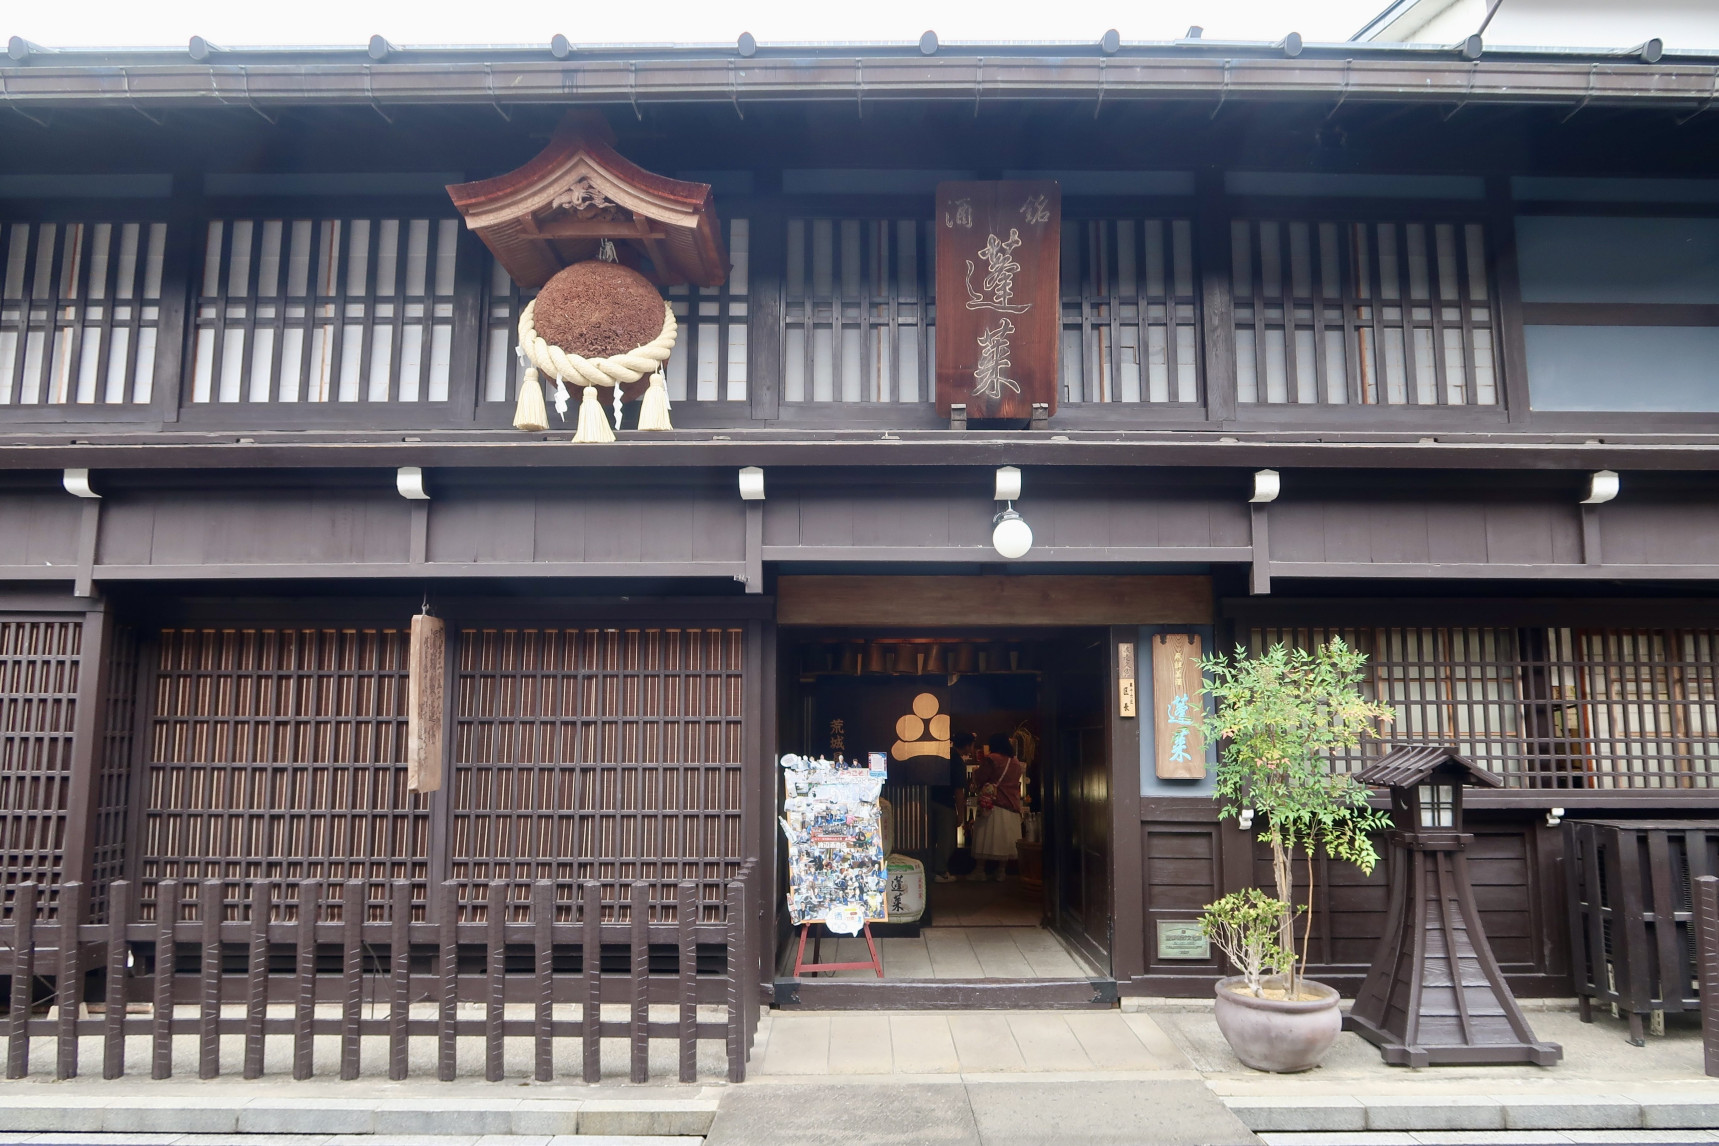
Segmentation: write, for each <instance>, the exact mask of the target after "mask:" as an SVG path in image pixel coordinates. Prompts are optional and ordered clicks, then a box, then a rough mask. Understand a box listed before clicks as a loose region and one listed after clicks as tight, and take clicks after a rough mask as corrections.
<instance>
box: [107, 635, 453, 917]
mask: <svg viewBox="0 0 1719 1146" xmlns="http://www.w3.org/2000/svg"><path fill="white" fill-rule="evenodd" d="M406 649H407V637H406V634H405V633H404V631H402V630H399V629H362V628H332V627H327V628H262V627H258V628H233V629H177V630H168V631H165V632H163V633H162V634H161V636H160V642H159V652H158V659H157V662H156V664H157V669H156V677H157V679H156V687H155V697H154V705H153V710H152V715H151V719H150V744H149V758H148V759H149V762H148V775H147V782H146V789H145V792H144V794H143V796H144V808H143V830H142V838H141V841H140V843H141V848H140V861H139V862H140V869H139V884H140V885H141V886H140V892H141V906H142V908H143V918H150V917H152V914H153V910H154V898H155V887H156V884H157V882H158V881H160V880H163V879H169V878H174V879H180V880H203V879H223V880H226V881H227V894H226V910H227V913H228V918H233V919H236V918H239V917H240V908H241V905H242V904H243V903H244V902H245V901H246V900H248V898H249V897H250V895H251V884H252V882H253V881H254V880H257V879H266V880H271V881H284V882H286V883H287V884H288V885H289V891H288V898H289V899H292V900H295V901H296V899H297V893H296V890H292V889H291V885H293V884H296V883H298V882H300V881H303V880H311V879H315V880H347V879H366V880H375V881H381V880H392V879H409V880H412V881H413V882H414V885H415V886H414V889H413V890H414V896H415V898H416V899H418V900H422V899H423V898H424V888H425V883H424V881H426V880H427V878H428V876H429V870H428V855H429V826H430V816H429V801H428V800H427V799H426V798H425V797H423V796H415V795H412V794H410V793H408V792H407V791H406V767H405V758H406V751H405V745H406ZM380 894H381V893H380V892H377V893H375V894H373V895H372V898H378V897H379V896H380Z"/></svg>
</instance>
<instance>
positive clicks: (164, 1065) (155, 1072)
mask: <svg viewBox="0 0 1719 1146" xmlns="http://www.w3.org/2000/svg"><path fill="white" fill-rule="evenodd" d="M178 924H179V881H178V880H176V879H164V880H162V881H161V882H160V883H158V884H156V885H155V977H154V981H153V982H152V983H151V984H150V986H151V987H153V988H154V990H153V991H152V999H153V1005H154V1010H155V1014H154V1015H153V1016H151V1018H150V1023H149V1028H150V1032H149V1033H150V1044H151V1045H150V1058H151V1064H150V1070H149V1077H151V1078H171V1077H173V944H174V938H175V937H174V931H175V929H176V928H177V927H178Z"/></svg>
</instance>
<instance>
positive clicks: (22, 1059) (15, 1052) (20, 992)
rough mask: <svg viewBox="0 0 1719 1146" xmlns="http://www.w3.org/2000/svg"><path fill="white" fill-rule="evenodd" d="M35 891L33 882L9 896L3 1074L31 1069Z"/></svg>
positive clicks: (10, 1075) (14, 1074) (11, 1075)
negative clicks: (8, 973) (8, 990)
mask: <svg viewBox="0 0 1719 1146" xmlns="http://www.w3.org/2000/svg"><path fill="white" fill-rule="evenodd" d="M36 894H37V888H36V885H35V884H33V883H25V884H20V885H18V890H17V891H16V892H15V893H13V897H12V968H11V970H12V1006H11V1007H10V1008H9V1009H8V1010H7V1013H6V1077H7V1078H23V1077H24V1076H25V1075H26V1074H29V1073H30V996H31V994H32V993H33V991H34V988H35V985H36Z"/></svg>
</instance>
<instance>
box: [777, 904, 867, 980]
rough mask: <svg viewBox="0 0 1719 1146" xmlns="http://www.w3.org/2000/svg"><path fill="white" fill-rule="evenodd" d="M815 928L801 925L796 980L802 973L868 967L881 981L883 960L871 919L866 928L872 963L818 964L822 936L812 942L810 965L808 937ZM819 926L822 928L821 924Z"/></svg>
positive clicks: (863, 968)
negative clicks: (872, 933)
mask: <svg viewBox="0 0 1719 1146" xmlns="http://www.w3.org/2000/svg"><path fill="white" fill-rule="evenodd" d="M813 926H814V925H813V924H812V923H810V922H807V923H802V924H800V949H799V950H798V951H796V952H795V953H794V978H796V979H798V978H799V977H800V975H801V973H802V972H807V971H810V972H817V971H864V970H866V969H867V968H868V967H869V968H870V969H871V970H873V971H876V972H877V977H878V978H879V979H881V978H883V960H881V959H879V958H878V954H877V943H876V941H875V940H873V939H872V937H871V921H870V920H869V919H868V920H867V921H866V924H865V928H864V934H865V945H866V950H868V951H870V952H871V962H869V963H819V962H817V958H818V950H819V948H820V947H821V946H822V945H823V942H824V939H823V936H821V935H820V936H819V937H818V938H816V939H814V940H812V960H813V961H812V962H810V963H808V962H806V935H807V933H808V932H810V931H811V930H812V927H813ZM818 926H821V924H820V925H818Z"/></svg>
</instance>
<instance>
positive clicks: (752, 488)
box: [740, 466, 764, 501]
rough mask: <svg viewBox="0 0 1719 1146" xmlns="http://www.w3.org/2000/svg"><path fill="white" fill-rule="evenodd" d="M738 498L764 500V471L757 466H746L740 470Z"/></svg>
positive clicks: (742, 499)
mask: <svg viewBox="0 0 1719 1146" xmlns="http://www.w3.org/2000/svg"><path fill="white" fill-rule="evenodd" d="M740 500H741V501H763V500H764V471H763V470H761V469H759V468H758V467H757V466H747V467H746V468H745V469H743V470H741V471H740Z"/></svg>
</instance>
